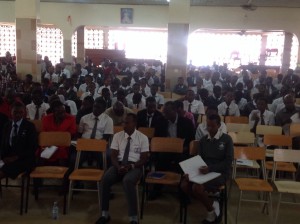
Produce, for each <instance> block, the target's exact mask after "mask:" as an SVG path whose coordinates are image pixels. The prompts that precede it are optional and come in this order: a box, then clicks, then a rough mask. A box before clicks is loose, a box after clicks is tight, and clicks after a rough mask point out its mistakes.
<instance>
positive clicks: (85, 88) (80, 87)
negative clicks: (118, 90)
mask: <svg viewBox="0 0 300 224" xmlns="http://www.w3.org/2000/svg"><path fill="white" fill-rule="evenodd" d="M95 85H96V88H95V92H97V90H98V88H99V85H98V83H95ZM78 91H81V92H83V93H85V92H87V84H86V83H83V84H81V85H80V86H79V89H78Z"/></svg>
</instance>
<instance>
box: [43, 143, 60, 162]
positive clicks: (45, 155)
mask: <svg viewBox="0 0 300 224" xmlns="http://www.w3.org/2000/svg"><path fill="white" fill-rule="evenodd" d="M56 150H57V146H50V147H46V148H45V149H44V150H43V151H42V153H41V157H42V158H44V159H49V158H50V157H51V156H52V155H53V154H54V153H55V151H56Z"/></svg>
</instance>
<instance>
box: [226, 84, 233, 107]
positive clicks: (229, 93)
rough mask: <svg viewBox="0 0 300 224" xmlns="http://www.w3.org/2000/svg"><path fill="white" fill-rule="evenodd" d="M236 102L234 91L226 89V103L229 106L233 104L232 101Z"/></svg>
mask: <svg viewBox="0 0 300 224" xmlns="http://www.w3.org/2000/svg"><path fill="white" fill-rule="evenodd" d="M233 100H234V91H233V89H231V88H228V89H226V92H225V95H224V101H225V102H226V104H227V105H229V104H230V103H231V101H233Z"/></svg>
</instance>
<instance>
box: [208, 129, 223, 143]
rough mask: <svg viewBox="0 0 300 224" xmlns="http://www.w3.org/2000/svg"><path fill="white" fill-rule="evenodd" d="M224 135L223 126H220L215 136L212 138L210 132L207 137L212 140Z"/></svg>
mask: <svg viewBox="0 0 300 224" xmlns="http://www.w3.org/2000/svg"><path fill="white" fill-rule="evenodd" d="M222 135H223V132H222V131H221V126H220V128H219V129H218V131H217V133H216V134H215V136H214V137H213V138H212V137H211V136H210V134H209V133H208V135H207V139H209V140H212V139H216V140H219V138H221V136H222Z"/></svg>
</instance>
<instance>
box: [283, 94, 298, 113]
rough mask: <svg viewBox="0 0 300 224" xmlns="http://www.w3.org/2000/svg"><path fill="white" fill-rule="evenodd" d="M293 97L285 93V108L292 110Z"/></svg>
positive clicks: (293, 106) (293, 107) (293, 104)
mask: <svg viewBox="0 0 300 224" xmlns="http://www.w3.org/2000/svg"><path fill="white" fill-rule="evenodd" d="M295 102H296V100H295V97H294V95H292V94H287V95H285V96H284V98H283V103H284V105H285V108H286V109H287V110H294V109H295Z"/></svg>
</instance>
